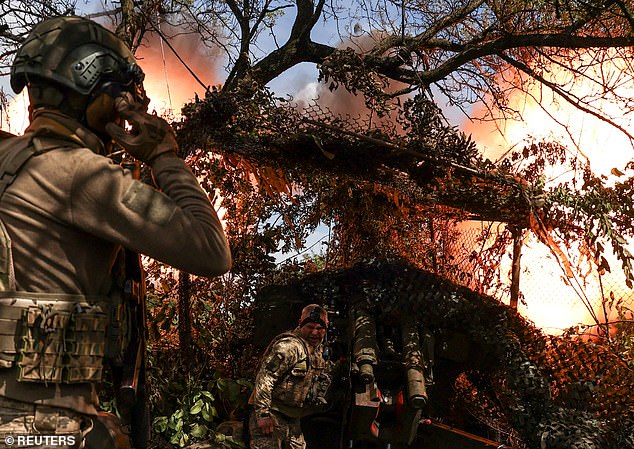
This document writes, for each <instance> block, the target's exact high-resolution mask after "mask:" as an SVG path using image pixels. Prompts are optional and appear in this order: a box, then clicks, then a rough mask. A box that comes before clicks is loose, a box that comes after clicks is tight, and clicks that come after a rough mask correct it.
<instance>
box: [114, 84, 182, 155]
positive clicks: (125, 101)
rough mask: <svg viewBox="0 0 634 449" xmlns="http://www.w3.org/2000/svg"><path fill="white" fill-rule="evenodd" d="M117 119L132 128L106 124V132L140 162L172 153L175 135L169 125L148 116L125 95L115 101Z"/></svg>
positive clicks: (174, 150) (143, 109) (143, 108)
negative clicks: (126, 128)
mask: <svg viewBox="0 0 634 449" xmlns="http://www.w3.org/2000/svg"><path fill="white" fill-rule="evenodd" d="M115 109H116V110H117V113H118V114H119V116H120V117H121V118H123V119H125V120H127V121H128V122H129V123H130V124H131V125H132V131H131V132H127V131H126V130H124V129H123V128H122V127H120V126H118V125H116V124H115V123H108V124H106V131H107V132H108V134H110V136H111V137H112V138H113V139H114V141H115V142H116V143H118V144H119V145H120V146H121V147H122V148H123V149H124V150H126V151H127V152H128V153H129V154H130V155H131V156H133V157H135V158H136V159H138V160H140V161H141V162H145V163H149V162H152V161H153V160H154V159H156V158H157V157H158V156H159V155H161V154H164V153H168V152H176V150H177V149H178V144H177V143H176V135H175V134H174V131H173V130H172V128H171V127H170V125H169V124H168V123H167V122H166V121H165V120H163V119H162V118H160V117H157V116H156V115H152V114H148V113H147V112H146V111H145V106H143V104H141V103H138V102H135V101H134V99H133V98H132V95H130V94H129V93H127V92H124V93H123V94H122V95H121V96H119V97H117V99H116V100H115Z"/></svg>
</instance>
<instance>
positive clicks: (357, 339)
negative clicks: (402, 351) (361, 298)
mask: <svg viewBox="0 0 634 449" xmlns="http://www.w3.org/2000/svg"><path fill="white" fill-rule="evenodd" d="M352 312H353V313H352V317H353V320H354V321H353V331H354V334H353V335H354V340H353V345H352V356H353V360H354V363H355V364H356V365H357V366H358V369H359V379H360V380H361V382H362V383H364V384H369V383H372V382H374V365H376V364H377V352H378V350H377V343H376V324H375V322H374V318H373V317H372V315H371V314H370V312H369V310H368V308H367V306H366V305H364V304H358V305H356V306H355V307H354V309H353V311H352Z"/></svg>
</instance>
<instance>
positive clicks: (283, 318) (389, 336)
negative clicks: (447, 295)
mask: <svg viewBox="0 0 634 449" xmlns="http://www.w3.org/2000/svg"><path fill="white" fill-rule="evenodd" d="M380 271H381V270H380V269H379V271H378V272H377V266H373V267H368V266H365V267H361V266H359V267H357V268H356V269H352V270H344V271H342V272H338V273H330V274H320V275H317V276H308V277H306V278H303V279H301V280H297V281H295V282H291V283H289V284H285V285H273V286H269V287H266V288H264V289H262V290H261V291H260V292H259V295H258V297H257V299H256V304H255V316H254V319H255V322H256V323H258V324H257V325H256V329H255V338H254V341H256V342H260V343H261V344H263V345H266V344H267V343H268V342H269V341H271V339H272V338H273V337H274V336H275V335H277V334H279V333H281V332H284V331H286V330H288V329H292V328H293V327H294V326H296V325H297V321H296V320H297V316H299V314H300V312H301V309H302V307H303V306H304V305H306V304H308V303H310V302H318V303H320V304H322V305H324V306H326V307H327V309H328V313H329V318H330V323H331V325H330V328H329V330H328V335H327V349H326V354H327V357H328V358H329V360H330V361H331V362H332V363H333V366H334V373H333V376H332V377H333V385H332V386H331V389H330V392H329V396H330V397H329V404H330V406H329V408H328V409H327V410H324V411H322V412H320V413H317V414H314V415H310V416H307V417H305V418H303V419H302V428H303V430H304V436H305V438H306V442H307V446H308V448H319V449H331V448H332V449H334V448H368V449H370V448H407V447H412V448H417V449H424V448H429V449H443V448H452V449H479V448H502V447H508V446H505V445H503V444H500V443H498V442H494V441H492V440H490V439H487V438H484V437H482V436H478V435H475V434H473V433H469V432H468V431H466V430H464V429H457V428H454V427H451V426H449V425H447V424H446V423H444V422H443V419H442V417H444V416H447V415H448V414H449V412H450V410H449V409H450V408H451V404H450V401H449V398H450V397H451V395H452V383H453V381H454V380H455V378H456V376H457V375H458V374H460V373H461V372H462V371H464V370H465V369H466V368H465V367H466V366H467V365H469V366H473V365H474V363H475V364H479V363H490V361H486V360H478V359H479V358H482V354H483V353H484V352H482V351H480V349H479V348H478V345H477V344H474V342H473V339H472V338H470V337H469V336H468V335H466V334H465V333H462V332H460V331H459V330H449V329H446V328H445V327H444V326H439V327H434V326H433V323H432V324H431V325H430V323H429V322H427V321H426V320H421V319H419V316H420V314H421V313H424V311H423V310H421V309H420V307H417V304H414V303H415V302H416V299H417V298H418V297H419V296H420V295H427V296H429V295H432V296H433V294H434V292H433V290H432V289H429V287H432V286H429V285H428V288H426V289H425V290H423V291H417V290H416V289H414V291H413V290H412V286H407V285H403V286H402V289H401V291H400V292H399V289H398V288H396V289H394V288H390V289H385V288H377V287H378V285H379V284H380V283H381V279H380V278H381V272H380ZM382 274H383V275H385V274H387V273H382ZM377 275H378V276H377ZM396 279H397V278H396V277H395V278H394V279H392V280H390V282H394V280H396ZM430 279H432V280H433V279H434V278H433V277H432V278H430ZM439 285H440V284H439ZM419 287H420V286H419ZM444 288H445V290H446V286H445V287H444ZM388 291H391V293H388ZM386 294H387V295H388V296H386ZM418 306H420V304H418ZM262 349H263V348H262ZM480 430H481V429H480Z"/></svg>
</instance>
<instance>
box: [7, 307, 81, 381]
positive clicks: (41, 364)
mask: <svg viewBox="0 0 634 449" xmlns="http://www.w3.org/2000/svg"><path fill="white" fill-rule="evenodd" d="M69 320H70V313H69V312H67V311H55V310H54V309H53V307H51V306H41V307H37V306H31V307H28V308H26V309H25V310H23V313H22V320H21V322H20V324H19V326H18V341H17V348H16V350H17V353H18V357H17V366H18V381H22V382H52V383H61V382H62V371H63V366H64V360H63V357H64V349H65V343H66V342H65V333H66V329H67V328H68V323H69Z"/></svg>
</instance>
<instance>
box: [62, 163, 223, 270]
mask: <svg viewBox="0 0 634 449" xmlns="http://www.w3.org/2000/svg"><path fill="white" fill-rule="evenodd" d="M82 157H83V160H82V161H81V163H80V164H79V165H78V168H77V170H76V172H75V174H74V177H73V181H72V187H71V202H72V204H71V211H72V212H71V213H72V221H73V224H74V225H75V226H77V227H79V228H81V229H83V230H85V231H87V232H89V233H91V234H93V235H97V236H99V237H101V238H104V239H105V240H109V241H111V242H114V243H119V244H121V245H123V246H124V247H126V248H129V249H131V250H133V251H136V252H139V253H142V254H145V255H147V256H150V257H152V258H154V259H157V260H160V261H161V262H163V263H166V264H168V265H171V266H173V267H175V268H178V269H180V270H183V271H186V272H188V273H191V274H195V275H200V276H216V275H219V274H222V273H225V272H226V271H228V270H229V268H230V266H231V255H230V252H229V246H228V244H227V240H226V237H225V235H224V232H223V230H222V226H221V223H220V220H219V219H218V216H217V214H216V212H215V210H214V209H213V207H212V205H211V203H210V201H209V198H208V197H207V195H206V194H205V192H204V191H203V190H202V188H201V187H200V185H199V184H198V181H197V180H196V178H195V177H194V175H193V174H192V172H191V171H190V170H189V168H188V167H187V165H186V164H185V162H184V161H182V160H181V159H180V158H178V157H177V156H175V155H164V156H161V157H159V158H157V159H156V161H155V162H154V164H153V165H152V170H153V175H154V178H155V180H156V183H157V185H158V186H159V188H160V189H161V191H159V190H156V189H155V188H153V187H151V186H149V185H147V184H144V183H142V182H140V181H137V180H135V179H133V178H132V175H131V174H130V173H129V172H128V171H126V170H123V169H122V168H121V167H119V166H118V165H115V164H113V163H112V162H110V161H109V160H108V159H107V158H104V157H101V156H98V155H95V154H93V153H91V152H86V153H84V154H82Z"/></svg>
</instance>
